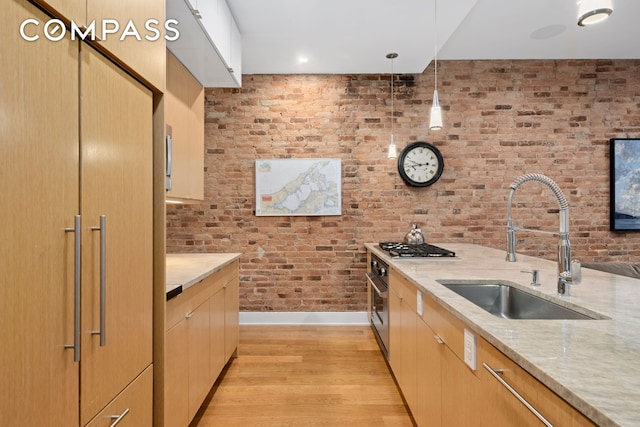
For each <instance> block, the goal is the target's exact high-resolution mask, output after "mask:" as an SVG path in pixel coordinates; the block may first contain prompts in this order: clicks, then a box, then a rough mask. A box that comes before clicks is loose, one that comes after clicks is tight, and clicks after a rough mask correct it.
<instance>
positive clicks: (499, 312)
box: [438, 280, 604, 319]
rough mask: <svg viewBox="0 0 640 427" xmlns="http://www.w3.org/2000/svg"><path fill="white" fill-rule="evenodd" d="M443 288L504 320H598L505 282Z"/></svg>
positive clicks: (456, 283)
mask: <svg viewBox="0 0 640 427" xmlns="http://www.w3.org/2000/svg"><path fill="white" fill-rule="evenodd" d="M438 282H439V283H441V284H442V285H443V286H445V287H447V288H449V289H451V290H452V291H454V292H455V293H457V294H459V295H461V296H463V297H465V298H466V299H468V300H469V301H471V302H472V303H474V304H475V305H477V306H478V307H480V308H482V309H484V310H486V311H488V312H489V313H491V314H493V315H494V316H497V317H502V318H504V319H599V318H604V317H603V316H597V315H594V316H590V315H587V314H583V313H580V312H578V311H576V310H572V309H570V308H567V307H564V306H561V305H558V304H556V303H554V302H552V301H548V300H546V299H543V298H540V297H538V296H536V295H533V294H530V293H528V292H526V291H523V290H522V289H519V288H516V287H514V286H511V285H509V284H507V283H504V282H492V283H487V282H481V283H480V282H461V281H457V282H455V283H454V282H448V281H446V280H442V281H440V280H439V281H438Z"/></svg>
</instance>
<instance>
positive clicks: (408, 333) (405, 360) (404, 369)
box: [389, 269, 418, 411]
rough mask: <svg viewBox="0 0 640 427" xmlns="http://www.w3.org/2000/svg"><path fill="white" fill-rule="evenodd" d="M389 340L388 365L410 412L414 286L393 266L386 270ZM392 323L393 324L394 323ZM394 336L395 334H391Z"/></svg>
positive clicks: (413, 404)
mask: <svg viewBox="0 0 640 427" xmlns="http://www.w3.org/2000/svg"><path fill="white" fill-rule="evenodd" d="M389 289H390V297H389V304H390V307H389V312H390V316H391V317H390V319H389V325H390V328H391V329H390V331H389V339H390V340H391V344H390V346H389V347H390V348H389V364H390V365H391V368H392V370H393V372H394V375H395V377H396V381H397V382H398V385H399V386H400V388H401V390H402V394H403V396H404V398H405V400H406V402H407V405H409V408H410V409H411V410H412V411H415V409H416V405H417V385H418V384H417V380H416V360H417V341H416V338H417V337H416V328H417V323H416V322H417V319H418V315H417V314H416V288H415V286H413V285H412V284H410V283H409V282H408V281H407V279H405V278H404V277H402V276H400V275H399V274H398V273H397V272H396V271H395V270H394V269H390V271H389ZM394 325H395V326H394ZM394 335H395V337H394Z"/></svg>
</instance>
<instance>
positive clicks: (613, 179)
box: [609, 138, 640, 231]
mask: <svg viewBox="0 0 640 427" xmlns="http://www.w3.org/2000/svg"><path fill="white" fill-rule="evenodd" d="M609 161H610V172H609V176H610V185H611V188H610V196H609V223H610V229H611V231H640V138H612V139H610V140H609Z"/></svg>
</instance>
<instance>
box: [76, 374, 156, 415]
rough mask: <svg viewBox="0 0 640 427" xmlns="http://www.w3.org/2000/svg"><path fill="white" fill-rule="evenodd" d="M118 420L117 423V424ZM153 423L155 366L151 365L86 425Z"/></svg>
mask: <svg viewBox="0 0 640 427" xmlns="http://www.w3.org/2000/svg"><path fill="white" fill-rule="evenodd" d="M116 421H118V422H117V424H116ZM152 425H153V367H152V366H149V367H148V368H147V369H145V370H144V371H143V372H142V374H140V375H139V376H138V378H136V379H135V380H134V381H133V382H132V383H131V384H129V385H128V386H127V387H126V388H125V389H124V390H123V391H122V392H121V393H120V394H119V395H118V396H117V397H116V398H115V399H114V400H113V401H112V402H111V403H109V404H108V405H107V407H106V408H104V409H103V410H102V411H101V412H100V413H99V414H98V415H97V416H96V417H95V418H94V419H93V420H91V421H90V422H89V424H87V426H86V427H109V426H118V427H146V426H149V427H151V426H152Z"/></svg>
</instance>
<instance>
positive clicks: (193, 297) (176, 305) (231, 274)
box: [165, 260, 238, 331]
mask: <svg viewBox="0 0 640 427" xmlns="http://www.w3.org/2000/svg"><path fill="white" fill-rule="evenodd" d="M237 279H238V261H237V260H236V261H234V262H232V263H230V264H228V265H226V266H224V267H223V268H222V269H220V270H218V271H216V272H214V273H211V274H210V275H209V276H207V277H205V278H204V279H202V280H201V281H200V282H198V283H195V284H193V285H191V286H189V287H188V288H187V289H185V290H184V291H183V292H182V293H181V294H180V295H178V296H176V297H174V298H171V299H170V300H169V301H167V311H166V322H165V331H168V330H169V329H171V328H172V327H174V326H175V325H176V324H177V323H178V322H179V321H181V320H182V319H184V318H185V316H187V315H188V314H189V313H191V312H192V311H193V310H195V309H196V308H197V307H198V306H200V305H201V304H202V303H203V302H205V301H206V300H207V299H209V298H210V297H211V295H213V294H215V293H216V292H218V291H219V290H220V289H222V288H223V287H224V286H225V285H226V284H227V283H229V282H230V281H233V280H237Z"/></svg>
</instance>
